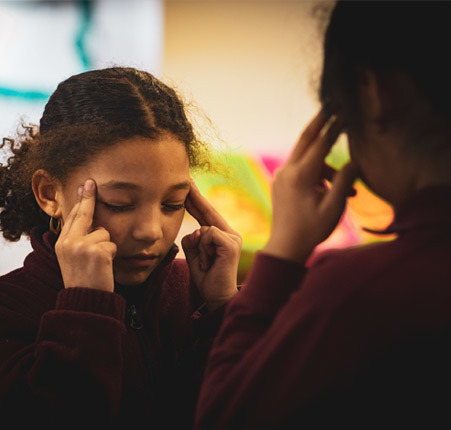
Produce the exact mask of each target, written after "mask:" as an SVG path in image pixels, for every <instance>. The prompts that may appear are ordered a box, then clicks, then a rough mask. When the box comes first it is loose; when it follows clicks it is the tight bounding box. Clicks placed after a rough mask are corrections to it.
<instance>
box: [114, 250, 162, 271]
mask: <svg viewBox="0 0 451 430" xmlns="http://www.w3.org/2000/svg"><path fill="white" fill-rule="evenodd" d="M158 258H159V255H158V254H147V253H144V252H142V253H139V254H135V255H130V256H125V257H120V260H122V261H123V262H124V263H125V264H126V265H127V266H131V267H136V268H146V267H149V266H151V265H152V264H153V263H154V262H155V261H156V260H158Z"/></svg>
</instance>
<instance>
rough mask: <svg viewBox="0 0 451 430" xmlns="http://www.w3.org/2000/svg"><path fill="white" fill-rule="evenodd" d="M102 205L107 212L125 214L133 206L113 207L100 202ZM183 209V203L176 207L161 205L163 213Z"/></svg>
mask: <svg viewBox="0 0 451 430" xmlns="http://www.w3.org/2000/svg"><path fill="white" fill-rule="evenodd" d="M102 204H103V205H104V206H105V207H106V208H107V209H108V210H110V211H112V212H126V211H129V210H132V209H133V206H132V205H128V206H115V205H110V204H108V203H105V202H102ZM184 208H185V204H184V203H181V204H178V205H170V204H163V209H164V210H165V211H168V212H176V211H179V210H181V209H184Z"/></svg>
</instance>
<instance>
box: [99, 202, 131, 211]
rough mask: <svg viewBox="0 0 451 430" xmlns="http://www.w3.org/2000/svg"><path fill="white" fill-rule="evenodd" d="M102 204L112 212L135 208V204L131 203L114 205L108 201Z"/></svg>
mask: <svg viewBox="0 0 451 430" xmlns="http://www.w3.org/2000/svg"><path fill="white" fill-rule="evenodd" d="M102 204H103V205H104V206H105V207H106V208H107V209H108V210H109V211H112V212H126V211H128V210H131V209H132V208H133V206H131V205H129V206H114V205H110V204H108V203H105V202H102Z"/></svg>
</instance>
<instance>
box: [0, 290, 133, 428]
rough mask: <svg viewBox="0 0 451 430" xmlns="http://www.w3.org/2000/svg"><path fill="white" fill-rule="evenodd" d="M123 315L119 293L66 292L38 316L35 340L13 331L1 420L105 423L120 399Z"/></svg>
mask: <svg viewBox="0 0 451 430" xmlns="http://www.w3.org/2000/svg"><path fill="white" fill-rule="evenodd" d="M124 314H125V301H124V299H123V298H122V297H120V296H119V295H117V294H114V293H108V292H104V291H100V290H93V289H87V288H70V289H64V290H62V291H60V292H59V293H58V296H57V301H56V306H55V309H53V310H50V311H48V312H45V313H44V314H43V315H42V317H41V319H40V323H39V328H38V333H37V336H36V338H35V339H27V338H26V337H24V336H22V337H20V336H17V334H16V333H14V328H13V327H11V330H10V331H11V332H12V335H11V339H12V338H14V342H15V351H14V354H12V355H11V356H10V357H5V356H3V353H2V357H1V358H2V367H1V369H0V405H1V409H2V410H1V412H2V422H9V420H11V421H12V420H14V423H15V424H16V423H17V424H19V423H21V422H24V423H29V422H30V421H31V422H33V423H41V422H44V423H45V422H49V420H50V418H52V419H53V420H54V421H55V422H59V420H60V419H65V420H66V421H67V422H71V423H87V422H90V423H95V422H97V421H98V422H102V423H103V424H106V423H108V421H109V420H110V419H112V418H113V417H114V415H115V413H116V412H117V409H118V407H119V401H120V397H121V389H122V386H121V378H122V354H123V340H124V336H125V332H126V330H125V326H124V323H123V321H124ZM16 320H17V318H16ZM2 337H3V335H2ZM17 339H20V341H17ZM3 340H4V341H5V342H8V336H5V337H4V339H3ZM9 350H11V348H9ZM10 352H11V351H10Z"/></svg>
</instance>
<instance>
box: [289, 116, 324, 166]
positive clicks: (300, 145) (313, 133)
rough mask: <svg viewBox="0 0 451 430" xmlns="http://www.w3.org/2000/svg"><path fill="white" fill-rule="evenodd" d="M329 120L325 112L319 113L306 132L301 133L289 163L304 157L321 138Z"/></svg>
mask: <svg viewBox="0 0 451 430" xmlns="http://www.w3.org/2000/svg"><path fill="white" fill-rule="evenodd" d="M327 120H328V118H327V117H326V116H325V115H324V113H323V111H322V110H321V111H319V112H318V113H317V114H316V116H315V117H314V118H313V119H312V120H311V121H310V123H309V124H308V125H307V127H306V128H305V129H304V131H303V132H302V133H301V135H300V137H299V139H298V141H297V143H296V145H295V147H294V149H293V151H292V152H291V155H290V158H289V161H294V162H296V161H297V160H299V159H300V158H302V156H303V155H304V153H305V151H306V150H307V149H308V148H309V147H310V145H311V144H312V143H313V142H314V141H315V140H316V138H317V137H318V136H319V134H320V132H321V130H322V128H323V127H324V125H325V124H326V122H327Z"/></svg>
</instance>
